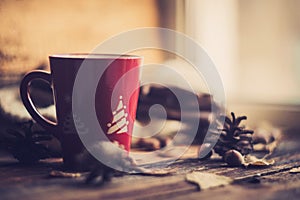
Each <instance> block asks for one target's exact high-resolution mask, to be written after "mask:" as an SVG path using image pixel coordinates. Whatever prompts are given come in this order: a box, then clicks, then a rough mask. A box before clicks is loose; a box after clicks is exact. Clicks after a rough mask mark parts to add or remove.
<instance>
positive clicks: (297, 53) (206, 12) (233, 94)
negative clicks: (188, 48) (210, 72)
mask: <svg viewBox="0 0 300 200" xmlns="http://www.w3.org/2000/svg"><path fill="white" fill-rule="evenodd" d="M299 7H300V2H299V1H295V0H274V1H271V0H267V1H259V0H252V1H245V0H229V1H226V2H225V1H218V0H200V1H199V0H186V1H185V32H186V33H187V34H188V35H190V36H191V37H192V38H194V39H195V40H196V41H197V42H199V44H201V45H202V46H203V47H204V48H205V49H206V51H207V53H208V54H209V55H210V56H211V58H212V59H213V60H214V62H215V64H216V66H217V68H218V70H219V72H220V75H221V77H222V79H223V83H224V87H225V90H226V94H227V98H228V100H229V102H252V103H268V104H300V42H299V41H300V16H299V12H298V8H299Z"/></svg>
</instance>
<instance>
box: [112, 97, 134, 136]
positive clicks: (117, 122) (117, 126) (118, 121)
mask: <svg viewBox="0 0 300 200" xmlns="http://www.w3.org/2000/svg"><path fill="white" fill-rule="evenodd" d="M112 114H113V119H112V122H110V123H107V127H108V131H107V134H113V133H116V134H121V133H126V132H127V131H128V124H129V121H128V120H127V116H128V113H127V112H126V105H124V103H123V97H122V96H120V97H119V103H118V105H117V108H116V109H115V110H114V111H113V113H112Z"/></svg>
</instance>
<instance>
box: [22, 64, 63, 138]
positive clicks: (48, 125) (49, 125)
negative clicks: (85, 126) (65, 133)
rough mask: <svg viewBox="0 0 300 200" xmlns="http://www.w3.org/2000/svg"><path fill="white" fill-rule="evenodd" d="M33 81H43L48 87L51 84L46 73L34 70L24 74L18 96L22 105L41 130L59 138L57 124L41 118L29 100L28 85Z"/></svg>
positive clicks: (49, 77) (49, 75)
mask: <svg viewBox="0 0 300 200" xmlns="http://www.w3.org/2000/svg"><path fill="white" fill-rule="evenodd" d="M34 79H41V80H44V81H46V82H48V83H49V84H50V85H51V82H52V78H51V74H50V73H49V72H46V71H42V70H35V71H32V72H29V73H28V74H26V75H25V76H24V78H23V79H22V81H21V84H20V96H21V99H22V101H23V104H24V106H25V108H26V110H27V111H28V113H29V114H30V115H31V117H32V118H33V119H34V120H35V121H36V122H37V123H38V124H40V125H41V126H42V127H43V128H45V129H46V130H48V131H49V132H51V133H52V134H53V135H54V136H55V137H57V138H59V135H58V132H57V123H56V122H53V121H50V120H49V119H47V118H45V117H44V116H42V115H41V114H40V113H39V112H38V110H37V109H36V107H35V106H34V104H33V102H32V100H31V97H30V93H29V85H30V83H31V81H33V80H34Z"/></svg>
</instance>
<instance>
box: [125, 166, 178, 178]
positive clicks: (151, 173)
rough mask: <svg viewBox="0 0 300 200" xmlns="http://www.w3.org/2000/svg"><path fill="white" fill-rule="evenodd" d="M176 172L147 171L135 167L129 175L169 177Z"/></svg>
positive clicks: (163, 170)
mask: <svg viewBox="0 0 300 200" xmlns="http://www.w3.org/2000/svg"><path fill="white" fill-rule="evenodd" d="M174 172H175V171H174V170H170V169H147V168H143V167H138V166H134V167H132V170H131V171H130V172H129V174H138V175H146V176H167V175H170V174H173V173H174Z"/></svg>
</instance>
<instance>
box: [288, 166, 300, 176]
mask: <svg viewBox="0 0 300 200" xmlns="http://www.w3.org/2000/svg"><path fill="white" fill-rule="evenodd" d="M289 172H290V173H292V174H297V173H300V167H295V168H293V169H291V170H290V171H289Z"/></svg>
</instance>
